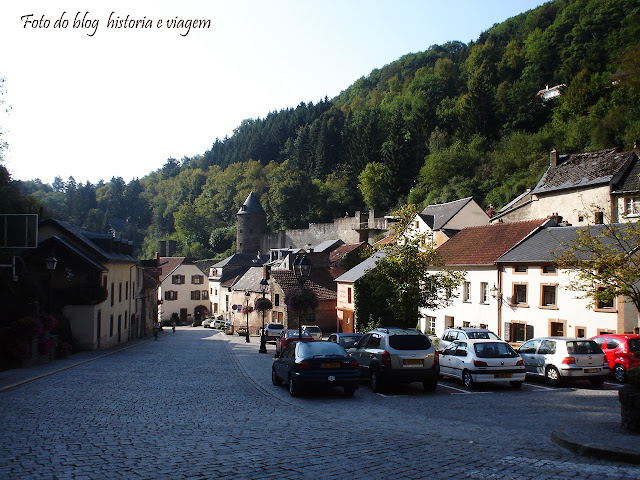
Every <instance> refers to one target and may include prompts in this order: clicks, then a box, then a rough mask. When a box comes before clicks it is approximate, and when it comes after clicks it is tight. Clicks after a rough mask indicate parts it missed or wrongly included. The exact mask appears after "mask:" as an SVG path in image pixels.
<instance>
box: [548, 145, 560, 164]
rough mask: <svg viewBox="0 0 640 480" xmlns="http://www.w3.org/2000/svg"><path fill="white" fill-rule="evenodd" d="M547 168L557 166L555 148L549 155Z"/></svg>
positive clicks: (556, 151)
mask: <svg viewBox="0 0 640 480" xmlns="http://www.w3.org/2000/svg"><path fill="white" fill-rule="evenodd" d="M549 166H550V167H557V166H558V150H557V149H556V148H555V147H554V148H553V150H551V155H550V158H549Z"/></svg>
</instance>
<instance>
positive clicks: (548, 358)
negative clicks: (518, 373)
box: [518, 337, 609, 385]
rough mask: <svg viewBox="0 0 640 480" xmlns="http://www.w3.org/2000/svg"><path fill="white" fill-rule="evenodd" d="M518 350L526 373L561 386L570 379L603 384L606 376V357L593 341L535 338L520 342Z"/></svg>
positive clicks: (607, 372) (607, 365)
mask: <svg viewBox="0 0 640 480" xmlns="http://www.w3.org/2000/svg"><path fill="white" fill-rule="evenodd" d="M518 353H519V354H520V356H521V357H522V360H524V366H525V369H526V372H527V374H528V375H539V376H543V377H545V378H546V380H547V382H548V383H549V385H561V384H562V383H563V382H564V381H566V380H569V379H571V380H580V379H583V380H589V381H590V382H591V383H592V384H593V385H602V384H603V383H604V381H605V380H606V379H607V376H608V375H609V363H607V357H606V356H605V354H604V352H603V351H602V349H601V348H600V347H599V346H598V344H597V343H596V342H594V341H593V340H587V339H584V338H567V337H547V338H534V339H533V340H529V341H527V342H525V343H523V344H522V346H520V348H519V349H518Z"/></svg>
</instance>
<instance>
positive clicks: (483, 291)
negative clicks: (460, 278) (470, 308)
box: [480, 282, 489, 303]
mask: <svg viewBox="0 0 640 480" xmlns="http://www.w3.org/2000/svg"><path fill="white" fill-rule="evenodd" d="M480 303H489V284H488V283H487V282H480Z"/></svg>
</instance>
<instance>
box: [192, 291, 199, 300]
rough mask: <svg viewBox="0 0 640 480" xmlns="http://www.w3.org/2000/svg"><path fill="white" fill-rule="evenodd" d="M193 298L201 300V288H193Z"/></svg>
mask: <svg viewBox="0 0 640 480" xmlns="http://www.w3.org/2000/svg"><path fill="white" fill-rule="evenodd" d="M191 300H200V290H191Z"/></svg>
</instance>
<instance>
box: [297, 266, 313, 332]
mask: <svg viewBox="0 0 640 480" xmlns="http://www.w3.org/2000/svg"><path fill="white" fill-rule="evenodd" d="M293 273H294V274H295V276H296V279H297V280H298V287H299V288H302V287H303V286H304V282H305V280H306V279H307V278H309V276H310V275H311V260H309V258H308V257H307V256H306V255H297V256H296V259H295V260H294V261H293ZM298 339H299V340H300V341H302V311H300V312H299V313H298Z"/></svg>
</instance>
